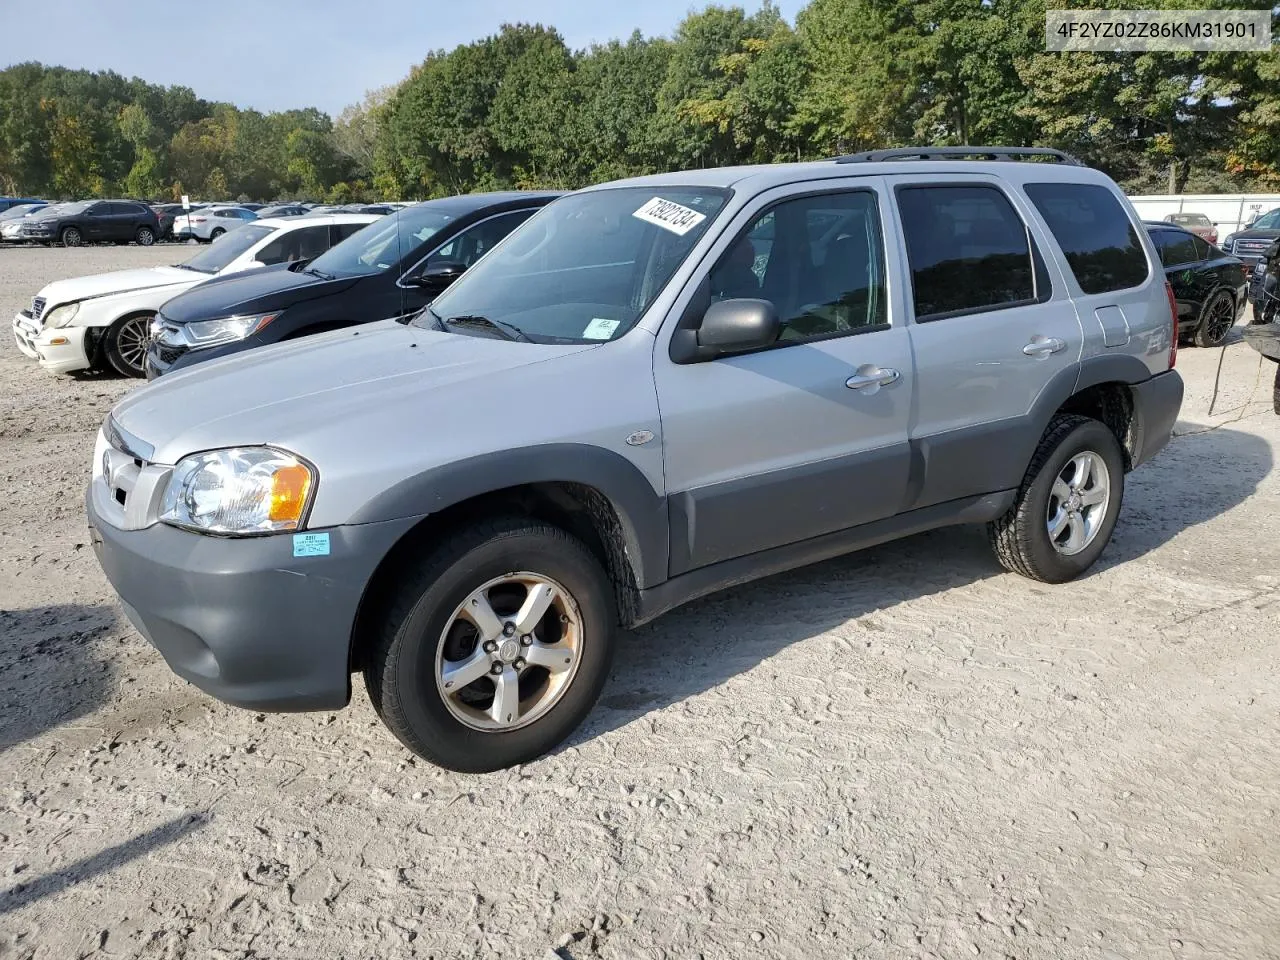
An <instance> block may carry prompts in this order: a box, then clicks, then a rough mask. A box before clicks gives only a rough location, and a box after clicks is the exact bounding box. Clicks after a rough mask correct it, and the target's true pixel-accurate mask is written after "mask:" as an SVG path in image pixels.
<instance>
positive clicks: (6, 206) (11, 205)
mask: <svg viewBox="0 0 1280 960" xmlns="http://www.w3.org/2000/svg"><path fill="white" fill-rule="evenodd" d="M409 205H410V204H408V203H400V202H396V203H378V204H344V205H320V204H316V203H312V202H301V201H299V202H290V203H279V204H272V205H267V204H263V203H253V202H246V203H213V202H209V201H199V202H192V203H190V204H189V206H186V207H184V206H183V205H182V204H181V203H158V204H148V203H145V202H143V201H140V200H132V199H120V200H82V201H62V202H50V201H46V200H39V199H34V198H24V197H0V242H5V243H43V244H55V243H56V244H60V245H62V246H81V245H84V244H87V243H99V242H116V243H129V242H135V243H139V244H141V245H143V246H149V245H150V244H152V243H155V242H157V241H159V240H177V241H191V240H197V241H205V242H207V241H210V240H213V239H216V238H217V237H219V236H221V235H222V234H224V233H227V232H228V231H229V230H231V229H233V228H234V227H237V226H240V225H242V224H244V223H247V222H249V221H251V220H254V219H258V218H265V217H273V218H275V217H301V216H321V215H325V214H330V213H360V214H375V215H379V216H382V215H386V214H389V213H393V212H395V211H396V210H400V209H403V208H404V207H406V206H409Z"/></svg>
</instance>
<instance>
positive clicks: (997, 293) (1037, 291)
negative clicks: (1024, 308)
mask: <svg viewBox="0 0 1280 960" xmlns="http://www.w3.org/2000/svg"><path fill="white" fill-rule="evenodd" d="M898 207H899V209H900V210H901V212H902V224H903V233H904V235H905V237H906V241H907V258H908V260H909V261H910V263H911V285H912V289H913V291H914V295H915V308H916V319H930V318H933V319H937V318H939V317H942V316H946V315H948V314H954V313H962V312H972V311H977V310H984V309H998V308H1000V307H1005V306H1010V305H1012V304H1017V303H1033V302H1036V301H1037V300H1045V299H1048V296H1049V292H1050V288H1049V279H1048V275H1047V274H1046V273H1045V270H1044V266H1043V264H1042V263H1041V261H1040V255H1039V252H1038V251H1036V250H1035V248H1034V246H1033V245H1032V243H1031V239H1030V236H1029V235H1028V233H1027V227H1026V224H1024V223H1023V222H1022V218H1021V217H1019V216H1018V214H1017V212H1016V211H1015V210H1014V209H1013V205H1012V204H1010V203H1009V200H1008V198H1007V197H1006V196H1005V195H1004V194H1003V193H1001V192H1000V191H999V190H997V189H996V188H995V187H988V186H954V187H942V186H937V187H901V188H899V190H898Z"/></svg>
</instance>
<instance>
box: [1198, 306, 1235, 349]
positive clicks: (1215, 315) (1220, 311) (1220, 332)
mask: <svg viewBox="0 0 1280 960" xmlns="http://www.w3.org/2000/svg"><path fill="white" fill-rule="evenodd" d="M1235 314H1236V311H1235V305H1234V304H1233V303H1232V302H1231V298H1230V297H1228V296H1225V295H1219V296H1217V297H1215V298H1214V301H1213V303H1211V304H1209V315H1208V316H1207V317H1205V321H1204V327H1205V333H1206V334H1207V335H1208V337H1207V339H1208V340H1209V341H1211V342H1212V343H1221V342H1222V341H1223V340H1225V339H1226V336H1227V332H1228V331H1229V330H1230V329H1231V327H1232V326H1233V325H1234V324H1235V322H1236V316H1235Z"/></svg>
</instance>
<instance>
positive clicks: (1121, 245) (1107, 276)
mask: <svg viewBox="0 0 1280 960" xmlns="http://www.w3.org/2000/svg"><path fill="white" fill-rule="evenodd" d="M1026 190H1027V196H1029V197H1030V198H1031V202H1032V203H1034V204H1035V206H1036V209H1037V210H1039V211H1040V215H1041V216H1042V217H1044V220H1045V223H1047V224H1048V225H1049V230H1050V231H1051V232H1052V233H1053V236H1054V239H1055V240H1057V241H1058V246H1060V247H1061V248H1062V252H1063V254H1064V255H1065V256H1066V258H1067V263H1068V264H1069V265H1070V266H1071V272H1072V273H1074V274H1075V278H1076V282H1077V283H1079V284H1080V289H1081V290H1083V291H1084V292H1085V293H1108V292H1110V291H1112V290H1125V289H1128V288H1130V287H1136V286H1139V285H1140V284H1142V283H1143V281H1145V280H1146V279H1147V276H1148V273H1149V271H1148V269H1147V255H1146V253H1144V252H1143V249H1142V244H1141V243H1140V242H1139V240H1138V233H1137V231H1136V230H1135V229H1134V227H1133V223H1132V221H1130V219H1129V216H1128V214H1126V213H1125V210H1124V207H1122V206H1121V205H1120V201H1119V200H1117V199H1116V197H1115V195H1114V194H1113V193H1112V192H1111V191H1110V190H1108V189H1107V188H1106V187H1102V186H1098V185H1097V184H1091V183H1029V184H1027V187H1026Z"/></svg>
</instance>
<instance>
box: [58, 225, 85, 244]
mask: <svg viewBox="0 0 1280 960" xmlns="http://www.w3.org/2000/svg"><path fill="white" fill-rule="evenodd" d="M58 239H59V240H60V241H62V245H63V246H64V247H82V246H84V237H83V236H82V235H81V234H80V228H79V227H63V228H62V233H60V234H58Z"/></svg>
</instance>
